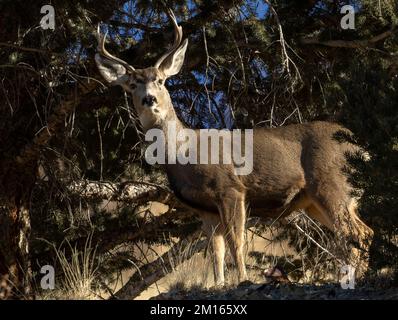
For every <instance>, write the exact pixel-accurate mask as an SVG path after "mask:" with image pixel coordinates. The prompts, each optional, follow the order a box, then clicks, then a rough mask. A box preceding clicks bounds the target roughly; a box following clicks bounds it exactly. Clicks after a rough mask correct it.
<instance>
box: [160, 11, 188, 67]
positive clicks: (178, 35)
mask: <svg viewBox="0 0 398 320" xmlns="http://www.w3.org/2000/svg"><path fill="white" fill-rule="evenodd" d="M167 15H168V16H169V18H170V19H171V21H172V22H173V26H174V43H173V45H172V46H171V48H170V49H169V50H167V52H166V53H165V54H163V55H162V56H161V57H160V58H159V60H158V61H157V62H156V64H155V68H159V66H160V65H161V64H162V62H163V61H164V60H165V59H166V58H167V57H168V56H169V55H170V54H171V53H173V52H174V51H175V50H177V49H178V46H179V45H180V44H181V40H182V27H181V26H179V25H178V23H177V19H176V17H175V15H174V13H173V11H172V10H171V9H167Z"/></svg>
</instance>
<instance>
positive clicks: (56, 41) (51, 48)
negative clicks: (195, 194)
mask: <svg viewBox="0 0 398 320" xmlns="http://www.w3.org/2000/svg"><path fill="white" fill-rule="evenodd" d="M48 2H49V3H47V1H29V2H27V1H23V0H13V1H11V0H2V1H0V12H1V18H0V108H1V113H0V114H1V116H0V117H1V121H0V181H1V183H0V199H1V201H2V203H4V210H6V211H7V210H8V209H7V208H10V207H12V205H16V203H17V204H18V203H22V202H23V201H22V200H20V199H25V200H24V201H25V202H24V203H27V204H28V205H27V206H28V207H29V209H30V217H31V219H32V221H31V228H32V234H31V237H30V243H31V250H30V251H31V256H32V257H33V258H34V259H36V260H35V261H39V262H40V259H41V258H40V257H41V256H42V255H43V252H47V253H48V252H49V251H48V250H50V249H48V246H46V245H44V244H43V242H42V241H39V240H38V239H39V238H45V239H46V240H48V241H49V242H52V243H56V244H59V243H61V242H62V241H63V240H64V239H69V240H71V241H72V240H75V239H77V238H79V237H84V236H87V234H89V233H91V232H92V230H93V229H94V230H95V231H104V230H105V231H107V232H114V231H117V230H119V229H120V228H121V227H122V228H123V229H128V228H130V227H132V226H133V225H139V223H138V222H137V221H136V220H135V218H132V216H133V217H134V214H133V213H134V212H135V211H134V210H135V209H137V208H136V207H135V206H134V205H132V206H130V207H129V208H123V209H121V208H118V209H117V210H119V211H120V212H121V213H120V214H118V215H117V218H115V217H112V218H109V215H107V214H106V213H104V212H102V211H101V210H99V211H100V212H97V214H96V215H95V218H93V220H92V221H91V220H90V223H88V222H87V219H85V218H84V214H83V213H82V211H84V210H82V209H81V208H82V207H87V206H89V207H90V208H91V210H93V211H96V208H97V204H98V203H96V202H95V201H94V202H91V203H90V204H88V203H87V202H85V201H86V200H82V199H80V198H79V197H75V196H72V195H70V194H69V193H68V191H67V188H66V186H67V185H68V184H70V183H72V182H73V181H77V180H81V179H89V180H95V181H112V182H121V181H126V180H135V181H150V182H155V183H163V182H164V178H163V177H162V176H161V175H160V174H159V173H158V168H156V167H149V166H147V165H146V164H145V161H143V160H142V150H143V145H142V143H141V138H142V135H141V134H140V130H139V124H138V123H137V121H136V120H135V118H134V114H133V112H132V109H131V107H132V102H131V101H130V98H129V97H126V96H125V95H124V93H123V92H122V90H121V89H120V88H105V87H103V86H102V85H100V83H98V81H101V78H100V76H99V74H98V72H97V70H96V67H95V64H94V54H95V49H96V39H95V37H94V31H95V30H96V26H97V24H98V23H100V22H101V23H102V24H101V25H102V29H103V30H105V29H107V30H108V32H109V41H108V44H107V47H108V50H109V51H110V52H112V53H113V54H115V55H117V56H119V57H121V58H122V59H125V60H126V61H128V62H129V63H131V64H132V65H134V66H135V67H137V68H140V67H147V66H149V65H151V63H153V62H154V61H155V60H156V58H157V57H158V56H159V55H160V54H161V53H162V52H163V51H164V50H165V48H166V47H167V45H168V44H169V43H170V41H171V37H172V33H171V31H172V28H171V25H170V23H169V21H168V18H167V16H166V15H165V7H164V4H165V3H166V4H167V6H169V7H171V8H173V10H174V12H175V14H176V16H177V18H178V20H179V21H180V22H181V25H182V27H183V30H184V35H185V37H188V38H189V47H188V52H187V56H186V60H185V64H184V67H183V70H182V72H181V73H180V74H179V75H178V76H177V77H174V78H172V79H170V80H168V83H167V86H168V88H169V91H170V93H171V95H172V97H173V102H174V105H175V107H176V109H177V111H178V114H179V116H180V118H181V119H183V120H184V121H185V122H186V123H187V124H189V125H190V126H191V127H197V128H203V127H212V128H233V127H236V128H252V127H261V126H265V127H276V126H280V125H286V124H289V123H297V122H307V121H312V120H319V119H322V120H330V121H336V122H340V123H342V124H344V125H345V126H347V127H348V128H349V129H351V130H352V131H353V132H354V134H355V136H356V139H357V143H359V144H360V145H362V146H363V147H365V148H366V150H367V151H368V153H369V155H370V157H371V160H370V161H366V162H365V161H362V160H361V159H353V162H354V164H355V165H356V167H357V169H358V170H357V171H356V173H355V176H353V177H352V180H353V183H354V184H355V185H356V186H358V187H360V188H361V189H363V190H364V194H363V198H362V201H361V210H360V212H361V215H362V216H363V217H364V219H365V220H366V221H367V222H368V223H369V225H371V226H372V227H373V228H374V230H375V231H376V241H375V242H374V245H373V249H372V267H373V268H374V270H377V269H379V268H382V267H385V266H390V267H391V266H392V267H394V268H396V266H397V263H398V260H397V257H398V252H397V249H398V248H397V240H396V237H397V236H398V235H397V228H398V215H397V209H396V207H397V205H398V203H397V194H398V172H397V171H398V113H397V107H398V106H397V103H398V102H397V101H398V92H397V90H398V32H397V27H396V25H397V21H398V3H397V1H396V0H380V1H374V0H362V1H359V0H358V1H357V0H352V1H313V0H306V1H302V0H300V1H298V0H297V1H294V0H290V1H284V0H277V1H271V4H272V8H273V9H272V10H271V9H270V7H269V2H268V1H261V0H248V1H239V0H234V1H213V0H168V1H165V2H163V1H151V0H137V1H125V0H117V1H116V0H106V1H102V0H97V1H89V0H87V1H73V0H66V1H57V0H55V1H48ZM45 4H51V5H53V6H54V8H55V18H56V26H55V30H43V29H41V28H40V26H39V22H40V19H41V17H42V15H41V14H40V8H41V6H42V5H45ZM345 4H351V5H353V6H354V7H355V8H356V11H357V12H356V26H355V30H343V29H342V28H341V26H340V20H341V18H342V16H343V15H342V14H341V13H340V9H341V7H342V6H343V5H345ZM275 13H276V14H277V15H276V14H275ZM279 26H280V27H281V28H282V32H283V37H284V41H281V40H282V39H281V32H280V29H279ZM379 35H382V36H381V37H380V38H379V39H377V41H376V39H375V37H376V36H379ZM383 35H384V36H383ZM332 40H339V41H337V42H331V41H332ZM357 40H361V41H357ZM373 40H374V41H373ZM283 48H285V49H286V51H283ZM88 79H90V82H91V84H92V85H93V83H94V84H95V88H94V90H91V91H90V92H89V93H82V92H81V90H80V89H79V86H80V85H81V84H84V83H86V82H87V80H88ZM71 95H72V96H75V97H76V96H77V97H79V98H78V101H77V100H76V101H77V103H76V104H75V105H74V107H73V108H71V109H70V110H68V112H65V113H62V112H61V113H60V112H59V110H58V108H59V106H60V105H62V103H63V101H65V100H67V99H68V97H70V96H71ZM54 121H55V122H57V125H56V126H55V127H54V128H52V127H50V126H49V123H50V124H52V123H53V122H54ZM46 130H47V131H49V137H48V139H46V140H45V143H41V142H40V141H35V137H38V136H40V134H42V133H43V132H44V131H46ZM98 202H99V201H98ZM16 206H17V205H16ZM25 206H26V205H25ZM122 213H124V214H122ZM0 214H3V215H6V213H0ZM0 222H1V219H0ZM175 223H176V224H175V225H172V226H169V229H168V231H169V232H170V230H178V231H175V232H176V233H177V235H178V233H179V232H181V233H187V232H188V231H187V230H191V229H192V228H193V227H192V226H191V227H188V229H187V222H186V221H178V222H175ZM188 225H189V224H188ZM0 230H1V226H0ZM162 234H163V233H162V232H159V233H157V234H156V235H157V236H151V237H148V238H147V239H146V240H145V241H148V242H151V241H155V242H156V241H157V242H161V241H163V240H164V237H163V236H162ZM3 250H8V249H7V248H6V249H4V248H3ZM0 251H1V250H0ZM0 253H1V252H0ZM0 258H1V254H0ZM122 260H123V259H122V258H120V259H119V260H118V261H119V262H120V261H122ZM37 265H40V263H37V264H36V263H32V268H33V269H34V271H35V270H36V271H37ZM115 267H116V265H115ZM117 267H119V265H117ZM0 271H1V266H0Z"/></svg>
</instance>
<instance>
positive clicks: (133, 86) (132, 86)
mask: <svg viewBox="0 0 398 320" xmlns="http://www.w3.org/2000/svg"><path fill="white" fill-rule="evenodd" d="M130 88H131V89H132V90H134V89H135V88H137V85H136V84H135V83H134V82H132V83H130Z"/></svg>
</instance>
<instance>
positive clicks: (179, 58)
mask: <svg viewBox="0 0 398 320" xmlns="http://www.w3.org/2000/svg"><path fill="white" fill-rule="evenodd" d="M187 46H188V39H185V40H184V42H183V43H182V45H181V46H180V47H179V48H178V49H177V50H176V51H174V53H172V54H170V55H169V56H168V57H167V58H166V59H164V61H163V62H162V64H161V65H160V66H159V69H160V70H161V71H163V73H164V74H165V75H166V77H171V76H174V75H176V74H177V73H178V72H180V70H181V67H182V65H183V63H184V58H185V52H186V51H187Z"/></svg>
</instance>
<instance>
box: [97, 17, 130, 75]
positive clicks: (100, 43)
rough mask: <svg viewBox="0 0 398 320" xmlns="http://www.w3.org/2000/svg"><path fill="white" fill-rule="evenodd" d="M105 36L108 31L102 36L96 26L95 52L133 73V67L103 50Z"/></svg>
mask: <svg viewBox="0 0 398 320" xmlns="http://www.w3.org/2000/svg"><path fill="white" fill-rule="evenodd" d="M107 34H108V31H107V32H106V33H105V34H104V35H102V34H101V31H100V25H99V24H98V27H97V40H98V46H97V51H98V52H99V53H100V54H101V55H103V56H104V57H105V58H107V59H109V60H111V61H114V62H117V63H120V64H121V65H122V66H124V67H125V68H126V69H127V70H129V71H134V70H135V69H134V67H133V66H131V65H129V64H128V63H127V62H126V61H124V60H122V59H119V58H117V57H115V56H113V55H111V54H110V53H109V52H108V50H106V49H105V39H106V36H107Z"/></svg>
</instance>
